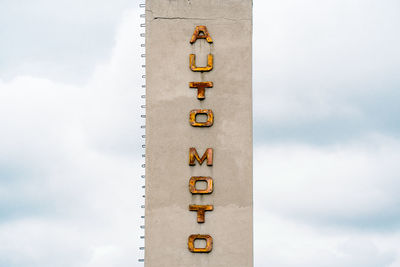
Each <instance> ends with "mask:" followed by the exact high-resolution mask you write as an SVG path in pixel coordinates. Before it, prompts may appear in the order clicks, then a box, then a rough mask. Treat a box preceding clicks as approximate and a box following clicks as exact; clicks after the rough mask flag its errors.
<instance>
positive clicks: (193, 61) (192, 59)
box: [189, 54, 214, 72]
mask: <svg viewBox="0 0 400 267" xmlns="http://www.w3.org/2000/svg"><path fill="white" fill-rule="evenodd" d="M213 62H214V60H213V55H212V54H208V57H207V66H206V67H197V66H196V55H195V54H190V56H189V65H190V69H191V70H192V71H196V72H198V71H201V72H203V71H210V70H212V69H213Z"/></svg>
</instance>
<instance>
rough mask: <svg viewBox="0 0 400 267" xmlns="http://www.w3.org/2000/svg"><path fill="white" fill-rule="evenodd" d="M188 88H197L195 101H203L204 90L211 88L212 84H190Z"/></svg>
mask: <svg viewBox="0 0 400 267" xmlns="http://www.w3.org/2000/svg"><path fill="white" fill-rule="evenodd" d="M189 87H190V88H197V99H199V100H203V99H205V98H206V96H205V93H206V88H212V87H213V82H190V83H189Z"/></svg>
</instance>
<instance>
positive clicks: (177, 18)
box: [152, 17, 251, 21]
mask: <svg viewBox="0 0 400 267" xmlns="http://www.w3.org/2000/svg"><path fill="white" fill-rule="evenodd" d="M157 19H167V20H188V19H195V20H219V19H222V20H232V21H242V20H244V21H249V20H251V19H233V18H187V17H153V19H152V20H157Z"/></svg>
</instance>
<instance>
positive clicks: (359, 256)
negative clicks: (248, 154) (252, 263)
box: [254, 135, 400, 267]
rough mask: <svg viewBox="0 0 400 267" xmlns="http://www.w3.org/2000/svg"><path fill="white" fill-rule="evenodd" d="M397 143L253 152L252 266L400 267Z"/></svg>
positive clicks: (376, 140)
mask: <svg viewBox="0 0 400 267" xmlns="http://www.w3.org/2000/svg"><path fill="white" fill-rule="evenodd" d="M399 151H400V142H399V141H398V140H396V139H392V138H389V137H385V136H381V135H373V136H365V137H364V139H361V140H358V141H353V142H352V143H346V144H343V143H342V144H336V145H329V146H312V145H305V144H299V143H292V144H289V143H284V144H282V143H280V144H279V143H275V144H268V145H263V146H258V147H256V148H255V162H254V164H255V173H254V177H255V181H254V182H255V185H254V189H255V192H254V194H255V195H254V202H255V249H256V251H255V255H256V262H257V264H256V266H274V267H280V266H296V267H297V266H332V267H336V266H341V267H342V266H344V267H347V266H348V267H352V266H371V267H372V266H374V267H382V266H391V267H394V266H400V265H399V264H400V250H399V249H398V243H399V241H400V231H399V225H400V216H399V208H398V206H399V205H398V203H399V202H400V198H399V196H398V190H397V188H399V185H400V184H399V180H398V175H397V173H399V171H400V169H399V168H400V167H399V164H398V162H399V160H400V153H399Z"/></svg>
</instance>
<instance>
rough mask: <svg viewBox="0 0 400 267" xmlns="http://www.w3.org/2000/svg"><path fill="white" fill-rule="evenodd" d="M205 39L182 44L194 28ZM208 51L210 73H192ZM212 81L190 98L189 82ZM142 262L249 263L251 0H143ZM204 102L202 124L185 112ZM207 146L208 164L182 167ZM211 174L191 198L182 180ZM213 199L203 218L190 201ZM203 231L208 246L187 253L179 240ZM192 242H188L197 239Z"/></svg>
mask: <svg viewBox="0 0 400 267" xmlns="http://www.w3.org/2000/svg"><path fill="white" fill-rule="evenodd" d="M199 25H205V26H206V27H207V29H208V31H209V33H210V35H211V37H212V39H213V43H212V44H209V43H207V42H206V41H205V39H199V40H197V41H196V42H195V43H194V44H190V42H189V41H190V38H191V37H192V34H193V32H194V29H195V27H196V26H199ZM209 53H212V54H213V55H214V68H213V70H211V71H210V72H202V73H201V72H193V71H191V70H190V68H189V55H190V54H195V55H196V63H197V65H198V66H205V65H206V64H207V55H208V54H209ZM201 81H211V82H213V84H214V86H213V88H210V89H206V93H205V96H206V98H205V99H204V100H202V101H200V100H198V99H197V97H196V96H197V90H196V89H191V88H189V82H201ZM146 87H147V92H146V108H147V110H146V211H145V213H146V214H145V215H146V216H145V233H146V238H145V266H146V267H164V266H165V267H191V266H193V267H194V266H196V267H201V266H208V267H217V266H218V267H226V266H230V267H250V266H253V196H252V186H253V185H252V153H253V152H252V145H253V144H252V1H251V0H147V1H146ZM193 109H212V111H213V113H214V124H213V125H212V126H211V127H193V126H191V125H190V124H189V112H190V111H191V110H193ZM190 147H195V148H196V149H197V151H198V153H199V155H200V157H201V156H202V155H203V153H204V152H205V150H206V149H207V148H213V149H214V162H213V166H207V165H206V163H203V164H202V165H201V166H200V165H199V164H198V163H197V164H196V166H189V164H188V160H189V148H190ZM192 176H210V177H212V178H213V180H214V183H215V187H214V191H213V193H212V194H209V195H192V194H191V193H190V192H189V179H190V177H192ZM190 204H196V205H213V206H214V210H213V211H207V212H206V214H205V222H204V223H201V224H200V223H197V220H196V218H197V214H196V212H194V211H189V208H188V207H189V205H190ZM192 234H209V235H211V236H212V238H213V249H212V251H211V252H210V253H192V252H190V251H189V250H188V237H189V236H190V235H192ZM196 244H197V243H196Z"/></svg>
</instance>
